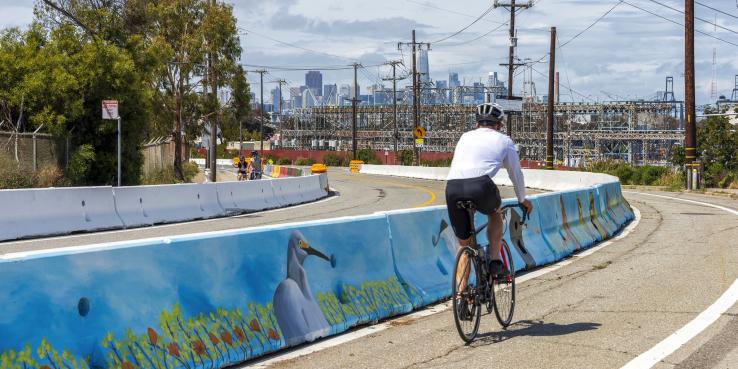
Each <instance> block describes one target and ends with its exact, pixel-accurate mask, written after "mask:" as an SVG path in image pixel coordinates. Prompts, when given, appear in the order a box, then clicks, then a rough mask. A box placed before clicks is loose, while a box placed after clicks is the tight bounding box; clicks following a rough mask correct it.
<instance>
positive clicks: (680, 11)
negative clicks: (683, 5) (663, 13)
mask: <svg viewBox="0 0 738 369" xmlns="http://www.w3.org/2000/svg"><path fill="white" fill-rule="evenodd" d="M648 1H650V2H652V3H655V4H659V5H661V6H663V7H665V8H667V9H671V10H673V11H675V12H678V13H682V14H684V11H683V10H680V9H677V8H675V7H673V6H671V5H667V4H664V3H662V2H659V1H656V0H648ZM694 19H697V20H699V21H702V22H705V23H707V24H709V25H712V26H715V27H717V28H720V29H723V30H726V31H728V32H732V33H735V34H737V35H738V31H735V30H733V29H730V28H727V27H723V26H721V25H719V24H717V23H713V22H712V21H709V20H707V19H704V18H700V17H697V16H695V17H694Z"/></svg>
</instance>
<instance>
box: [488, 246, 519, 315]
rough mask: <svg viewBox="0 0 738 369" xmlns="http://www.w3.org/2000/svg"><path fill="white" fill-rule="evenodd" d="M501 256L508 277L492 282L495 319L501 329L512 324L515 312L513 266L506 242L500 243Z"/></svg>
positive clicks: (495, 279)
mask: <svg viewBox="0 0 738 369" xmlns="http://www.w3.org/2000/svg"><path fill="white" fill-rule="evenodd" d="M500 252H501V253H504V254H503V255H501V256H502V257H503V258H504V261H505V262H506V263H505V264H506V266H507V269H508V272H509V276H508V277H507V278H505V279H504V280H500V279H497V278H494V279H493V280H492V299H493V301H494V307H495V309H494V310H495V317H497V321H498V322H499V323H500V325H502V327H503V328H507V326H509V325H510V322H512V318H513V313H514V312H515V266H514V264H513V259H512V253H510V247H509V246H508V245H507V242H505V241H504V240H503V241H502V248H501V250H500Z"/></svg>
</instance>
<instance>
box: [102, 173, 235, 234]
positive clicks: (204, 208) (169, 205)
mask: <svg viewBox="0 0 738 369" xmlns="http://www.w3.org/2000/svg"><path fill="white" fill-rule="evenodd" d="M114 193H115V202H116V207H117V209H118V214H119V215H120V218H121V219H122V220H123V224H124V225H125V227H138V226H143V225H152V224H157V223H173V222H181V221H187V220H195V219H207V218H213V217H217V216H222V215H225V210H223V208H222V207H221V206H220V204H219V203H218V194H217V192H216V186H215V185H214V184H212V183H206V184H176V185H160V186H133V187H117V188H115V189H114Z"/></svg>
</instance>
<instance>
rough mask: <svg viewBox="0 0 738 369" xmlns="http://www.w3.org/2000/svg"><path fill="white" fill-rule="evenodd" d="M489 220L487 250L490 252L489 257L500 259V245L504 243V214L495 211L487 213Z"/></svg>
mask: <svg viewBox="0 0 738 369" xmlns="http://www.w3.org/2000/svg"><path fill="white" fill-rule="evenodd" d="M487 221H488V224H487V240H489V247H487V251H488V253H489V259H490V260H500V247H499V245H501V244H502V214H500V213H499V212H496V211H495V212H493V213H492V214H489V215H487Z"/></svg>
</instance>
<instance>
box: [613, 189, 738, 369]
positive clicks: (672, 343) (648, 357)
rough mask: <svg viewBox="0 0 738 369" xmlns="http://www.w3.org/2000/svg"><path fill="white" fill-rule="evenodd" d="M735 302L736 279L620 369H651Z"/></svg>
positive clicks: (728, 210)
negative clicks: (710, 302) (666, 335)
mask: <svg viewBox="0 0 738 369" xmlns="http://www.w3.org/2000/svg"><path fill="white" fill-rule="evenodd" d="M628 193H633V194H637V195H643V196H653V197H660V198H663V199H670V200H677V201H682V202H687V203H691V204H699V205H704V206H709V207H712V208H716V209H720V210H724V211H727V212H729V213H731V214H734V215H738V211H736V210H733V209H730V208H726V207H724V206H720V205H714V204H710V203H707V202H701V201H695V200H688V199H680V198H678V197H671V196H663V195H655V194H648V193H641V192H628ZM736 302H738V279H736V280H735V281H734V282H733V284H732V285H731V286H730V288H728V290H727V291H725V292H724V293H723V295H722V296H720V298H719V299H717V301H715V303H713V304H712V305H710V307H708V308H707V310H705V311H703V312H702V313H700V314H699V315H697V317H696V318H694V319H693V320H692V321H691V322H689V323H687V325H685V326H684V327H682V328H679V330H677V331H676V332H674V333H672V334H671V335H670V336H669V337H666V338H665V339H664V340H663V341H661V342H659V343H658V344H657V345H656V346H654V347H652V348H651V349H650V350H648V351H646V352H644V353H642V354H640V355H638V356H637V357H636V358H635V359H633V360H631V361H630V362H629V363H627V364H625V365H624V366H623V367H622V368H621V369H641V368H650V367H653V366H654V365H656V364H657V363H659V362H660V361H661V360H663V359H665V358H666V357H667V356H669V355H671V354H672V353H673V352H674V351H676V350H678V349H679V348H680V347H682V346H684V345H685V344H686V343H687V342H689V341H690V340H691V339H692V338H694V337H696V336H697V335H698V334H700V333H701V332H702V331H704V330H705V329H707V327H709V326H710V325H712V323H715V321H717V320H718V318H720V316H721V315H722V314H723V313H725V312H726V311H728V309H730V307H731V306H733V305H735V303H736Z"/></svg>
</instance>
